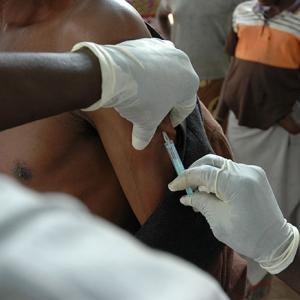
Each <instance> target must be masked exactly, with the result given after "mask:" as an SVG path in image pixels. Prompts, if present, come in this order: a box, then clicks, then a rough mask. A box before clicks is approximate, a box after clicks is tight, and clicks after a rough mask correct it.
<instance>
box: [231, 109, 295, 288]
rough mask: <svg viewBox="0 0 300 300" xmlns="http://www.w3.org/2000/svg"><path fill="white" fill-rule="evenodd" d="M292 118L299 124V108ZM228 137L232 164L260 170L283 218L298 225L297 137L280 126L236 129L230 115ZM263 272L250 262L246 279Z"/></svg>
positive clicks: (253, 279) (233, 118)
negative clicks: (245, 165)
mask: <svg viewBox="0 0 300 300" xmlns="http://www.w3.org/2000/svg"><path fill="white" fill-rule="evenodd" d="M294 119H295V120H298V121H299V122H300V117H299V107H298V110H297V112H296V113H295V115H294ZM227 137H228V140H229V143H230V145H231V147H232V151H233V153H234V158H235V161H237V162H242V163H245V164H254V165H258V166H260V167H262V168H263V169H264V170H265V171H266V174H267V176H268V179H269V182H270V185H271V187H272V189H273V191H274V195H275V197H276V199H277V201H278V204H279V206H280V208H281V210H282V212H283V215H284V217H285V218H286V219H287V220H288V221H289V222H290V223H292V224H293V225H295V226H297V227H298V228H299V225H300V182H299V178H300V134H297V135H291V134H289V133H288V132H287V131H286V130H284V129H283V128H281V127H280V126H273V127H271V128H269V129H268V130H260V129H255V128H249V127H244V126H239V125H238V121H237V119H236V118H235V116H234V114H233V113H232V112H230V115H229V120H228V130H227ZM265 274H266V272H265V271H264V270H262V269H261V268H260V267H259V266H258V264H256V263H252V262H250V263H249V265H248V277H249V280H250V281H251V283H252V284H255V283H257V282H258V281H260V280H261V279H262V278H263V277H264V275H265Z"/></svg>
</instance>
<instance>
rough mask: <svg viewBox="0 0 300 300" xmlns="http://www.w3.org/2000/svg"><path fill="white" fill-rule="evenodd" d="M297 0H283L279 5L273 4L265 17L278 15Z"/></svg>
mask: <svg viewBox="0 0 300 300" xmlns="http://www.w3.org/2000/svg"><path fill="white" fill-rule="evenodd" d="M295 1H296V0H283V1H281V2H280V4H279V5H274V6H272V7H271V9H270V10H269V11H267V12H266V13H265V17H266V18H268V19H270V18H273V17H275V16H276V15H278V14H280V13H281V12H283V11H284V10H286V9H288V8H289V7H291V6H292V5H293V4H294V3H295Z"/></svg>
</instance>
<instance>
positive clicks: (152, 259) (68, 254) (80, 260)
mask: <svg viewBox="0 0 300 300" xmlns="http://www.w3.org/2000/svg"><path fill="white" fill-rule="evenodd" d="M0 205H1V209H0V299H7V300H50V299H51V300H52V299H53V300H54V299H55V300H59V299H61V300H91V299H95V300H96V299H97V300H98V299H101V300H148V299H149V300H150V299H151V300H154V299H155V300H160V299H161V300H169V299H170V300H171V299H172V300H177V299H178V300H185V299H187V300H199V299H201V300H226V299H228V298H227V297H226V296H225V295H224V294H223V292H222V291H221V289H220V287H219V286H218V284H217V283H216V282H215V281H214V280H213V279H212V278H210V277H209V276H208V275H206V274H204V273H203V272H201V271H200V270H199V269H197V268H195V267H193V266H192V265H190V264H188V263H186V262H184V261H182V260H180V259H177V258H175V257H172V256H170V255H167V254H163V253H161V252H156V251H152V250H150V249H148V248H146V247H145V246H143V245H141V244H140V243H138V242H137V241H136V240H134V239H133V238H132V237H131V236H129V235H128V234H126V233H125V232H123V231H121V230H119V229H117V228H115V227H114V226H112V225H110V224H109V223H107V222H105V221H103V220H101V219H99V218H95V217H92V216H91V215H90V214H89V213H88V212H87V211H86V210H85V209H84V208H83V207H82V206H81V205H80V204H79V203H78V202H77V201H75V200H74V199H73V198H71V197H69V196H66V195H62V194H46V195H42V194H38V193H35V192H32V191H29V190H27V189H25V188H23V187H21V186H20V185H18V184H16V183H15V182H14V181H12V180H10V179H7V178H6V177H3V176H1V175H0ZM199 234H200V233H199Z"/></svg>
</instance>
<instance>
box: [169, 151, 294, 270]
mask: <svg viewBox="0 0 300 300" xmlns="http://www.w3.org/2000/svg"><path fill="white" fill-rule="evenodd" d="M189 186H191V187H192V188H194V189H197V191H195V192H194V194H193V196H192V197H189V196H185V197H183V198H182V199H181V203H183V204H184V205H189V206H192V207H193V208H194V210H195V211H199V212H201V213H202V214H203V215H204V216H205V217H206V219H207V221H208V223H209V224H210V227H211V229H212V231H213V233H214V235H215V236H216V238H217V239H219V240H220V241H222V242H224V243H225V244H227V245H228V246H230V247H232V248H233V249H234V250H236V251H237V252H239V253H240V254H242V255H245V256H247V257H249V258H252V259H254V260H255V261H256V262H258V263H259V264H260V265H261V267H263V268H264V269H266V270H267V271H268V272H270V273H272V274H277V273H279V272H281V271H282V270H284V269H285V268H286V267H287V266H288V265H289V264H290V263H291V262H292V261H293V260H294V257H295V255H296V252H297V249H298V246H299V232H298V230H297V228H296V227H294V226H292V225H291V224H289V223H287V221H286V220H285V219H284V217H283V215H282V213H281V211H280V209H279V206H278V204H277V202H276V199H275V196H274V194H273V191H272V189H271V187H270V185H269V182H268V179H267V177H266V174H265V172H264V171H263V169H261V168H260V167H257V166H248V165H244V164H238V163H234V162H232V161H231V160H228V159H225V158H222V157H219V156H216V155H212V154H210V155H207V156H205V157H203V158H201V159H199V160H198V161H196V162H195V163H194V164H193V165H192V166H191V167H190V168H189V169H188V170H186V171H185V172H184V173H183V174H181V175H180V176H178V177H177V178H176V179H175V180H174V181H173V182H172V183H170V184H169V188H170V190H172V191H178V190H184V189H185V188H187V187H189ZM209 193H211V194H209Z"/></svg>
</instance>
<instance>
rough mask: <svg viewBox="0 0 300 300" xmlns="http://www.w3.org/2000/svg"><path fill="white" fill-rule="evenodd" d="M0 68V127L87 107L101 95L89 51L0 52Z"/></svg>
mask: <svg viewBox="0 0 300 300" xmlns="http://www.w3.org/2000/svg"><path fill="white" fill-rule="evenodd" d="M0 69H1V72H0V81H1V82H2V88H1V89H0V99H1V110H0V120H1V122H0V130H4V129H8V128H11V127H15V126H18V125H22V124H24V123H27V122H32V121H35V120H39V119H42V118H45V117H51V116H54V115H57V114H59V113H63V112H68V111H72V110H77V109H80V108H84V107H88V106H90V105H91V104H93V103H94V102H95V101H96V100H98V99H100V97H101V72H100V68H99V62H98V60H97V58H96V57H95V56H94V55H92V54H91V53H90V52H89V51H81V52H78V53H51V54H50V53H26V54H23V53H1V54H0ZM53 86H55V87H56V88H55V89H53V88H52V87H53ZM16 108H17V109H16Z"/></svg>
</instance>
